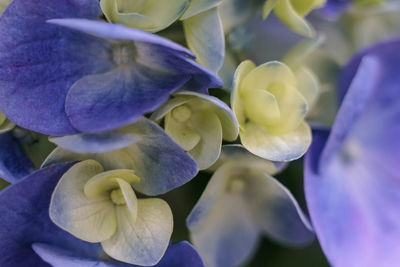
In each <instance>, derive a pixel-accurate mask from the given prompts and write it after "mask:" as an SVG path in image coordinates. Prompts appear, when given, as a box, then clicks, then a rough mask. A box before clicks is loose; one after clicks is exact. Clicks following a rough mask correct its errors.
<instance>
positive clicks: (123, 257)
mask: <svg viewBox="0 0 400 267" xmlns="http://www.w3.org/2000/svg"><path fill="white" fill-rule="evenodd" d="M116 214H117V221H118V228H117V232H116V233H115V235H113V236H112V237H111V238H110V239H108V240H106V241H104V242H102V243H101V245H102V247H103V249H104V251H105V252H106V253H107V254H108V255H109V256H111V257H112V258H114V259H117V260H119V261H123V262H126V263H130V264H136V265H142V266H152V265H155V264H157V263H158V262H159V260H160V259H161V258H162V256H163V255H164V253H165V251H166V249H167V247H168V245H169V241H170V238H171V234H172V229H173V218H172V212H171V209H170V207H169V206H168V204H167V203H166V202H165V201H164V200H162V199H156V198H152V199H139V200H138V213H137V219H136V221H135V222H133V221H132V220H131V215H130V213H129V211H128V209H127V207H126V206H117V207H116Z"/></svg>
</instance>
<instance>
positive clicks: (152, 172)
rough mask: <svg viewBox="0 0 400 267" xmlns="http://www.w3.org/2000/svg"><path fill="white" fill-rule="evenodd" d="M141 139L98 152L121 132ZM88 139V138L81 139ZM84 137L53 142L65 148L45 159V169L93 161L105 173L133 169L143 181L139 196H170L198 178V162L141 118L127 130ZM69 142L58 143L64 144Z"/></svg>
mask: <svg viewBox="0 0 400 267" xmlns="http://www.w3.org/2000/svg"><path fill="white" fill-rule="evenodd" d="M124 131H127V132H128V133H129V134H132V135H135V136H137V137H138V139H137V142H135V143H134V144H132V145H129V146H126V147H124V148H122V149H119V150H113V151H107V152H101V153H100V152H99V150H98V148H99V147H101V146H102V144H103V143H105V144H108V143H109V142H110V140H115V138H119V137H120V134H121V132H124ZM82 136H85V138H82ZM100 137H101V138H98V135H97V134H93V135H88V134H81V135H75V136H70V137H60V138H53V139H52V140H53V141H55V142H56V143H57V144H59V145H61V146H62V147H58V148H56V149H55V150H54V151H53V152H52V153H51V154H50V155H49V157H48V158H47V159H46V161H45V162H44V165H49V164H52V163H55V162H60V161H71V160H85V159H94V160H96V161H98V162H100V163H101V165H102V166H103V167H104V168H105V170H112V169H121V168H122V169H132V170H134V171H135V174H136V175H137V176H139V177H140V178H141V180H140V183H138V184H135V185H134V188H135V189H136V190H138V191H139V192H142V193H145V194H149V195H158V194H163V193H165V192H168V191H170V190H172V189H174V188H176V187H179V186H181V185H183V184H185V183H186V182H188V181H190V180H191V179H192V178H193V177H194V176H195V175H196V174H197V169H198V167H197V164H196V162H195V160H194V159H193V158H192V157H191V156H190V155H189V154H188V153H187V152H185V151H184V150H183V149H182V148H181V147H180V146H179V145H178V144H176V143H175V142H174V141H173V140H172V139H171V138H170V137H169V136H168V135H167V134H166V133H165V132H164V131H163V130H162V129H161V128H160V127H159V126H158V125H156V124H155V123H153V122H151V121H150V120H148V119H145V118H142V119H140V120H139V121H138V122H136V123H134V124H132V125H129V126H127V127H125V128H122V129H119V130H115V131H111V132H108V133H106V134H100ZM64 138H68V139H69V141H68V142H58V140H59V139H60V140H65V139H64ZM74 140H78V141H79V142H84V145H82V146H81V148H85V149H86V150H85V151H84V153H83V154H80V153H76V152H72V151H74V150H76V149H75V145H74V144H75V143H74ZM71 150H72V151H71Z"/></svg>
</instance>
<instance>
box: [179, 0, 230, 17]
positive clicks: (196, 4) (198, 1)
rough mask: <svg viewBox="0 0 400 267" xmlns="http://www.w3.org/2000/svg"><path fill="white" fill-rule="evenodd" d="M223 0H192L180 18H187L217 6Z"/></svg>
mask: <svg viewBox="0 0 400 267" xmlns="http://www.w3.org/2000/svg"><path fill="white" fill-rule="evenodd" d="M221 2H222V0H191V1H190V5H189V7H188V8H187V9H186V10H185V13H184V14H183V15H182V17H181V18H180V19H181V20H185V19H188V18H190V17H192V16H195V15H197V14H200V13H201V12H204V11H207V10H209V9H212V8H214V7H217V6H218V5H219V4H220V3H221Z"/></svg>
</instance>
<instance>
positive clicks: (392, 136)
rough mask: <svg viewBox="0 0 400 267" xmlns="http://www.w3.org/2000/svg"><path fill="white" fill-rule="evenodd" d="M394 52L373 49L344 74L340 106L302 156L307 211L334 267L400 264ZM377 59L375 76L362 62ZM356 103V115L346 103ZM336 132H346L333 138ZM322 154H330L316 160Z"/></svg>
mask: <svg viewBox="0 0 400 267" xmlns="http://www.w3.org/2000/svg"><path fill="white" fill-rule="evenodd" d="M399 48H400V42H399V41H398V40H394V41H389V42H385V43H381V44H377V45H375V46H373V47H371V48H369V49H367V50H364V51H362V52H361V53H360V54H358V55H357V56H355V57H354V58H353V59H352V60H351V61H350V63H349V64H348V65H347V66H346V67H345V68H344V71H343V73H342V76H341V82H340V86H341V87H340V89H341V90H342V91H341V99H344V100H343V106H342V108H341V110H340V111H339V114H338V117H337V119H336V122H335V124H334V127H333V129H332V133H331V136H329V137H328V134H327V133H326V132H323V131H318V132H316V134H315V135H314V142H313V144H312V146H311V149H310V152H309V153H308V155H307V157H306V166H305V188H306V198H307V202H308V207H309V210H310V215H311V219H312V223H313V226H314V229H315V231H316V233H317V236H318V239H319V241H320V244H321V246H322V248H323V250H324V252H325V254H326V255H327V257H328V259H329V261H330V262H331V264H332V265H333V266H342V267H352V266H366V267H369V266H371V267H372V266H397V264H398V262H399V261H400V246H399V245H398V244H399V240H400V204H399V203H400V174H399V172H398V162H399V159H400V139H399V136H400V123H399V122H400V106H399V105H398V100H399V99H400V90H399V89H400V86H399V84H400V76H399V75H398V70H399V69H400V60H399V59H400V55H399V53H398V52H397V51H398V50H399ZM371 58H373V60H372V61H371ZM376 60H377V61H378V62H379V65H376V66H379V67H380V69H379V71H375V72H369V71H365V69H363V68H364V67H365V62H366V61H369V63H371V62H373V61H376ZM361 62H362V63H361ZM356 73H357V74H356ZM377 74H378V75H377ZM360 75H361V76H360ZM376 75H377V76H376ZM371 76H372V79H371ZM376 78H378V80H375V79H376ZM362 81H363V82H362ZM350 84H351V86H350ZM370 86H373V88H371V89H370V90H368V87H370ZM347 88H349V89H348V91H347V94H346V96H344V92H345V91H346V89H347ZM356 92H358V93H356ZM363 94H365V95H363ZM361 99H367V100H368V102H366V103H364V105H362V104H361V106H360V107H359V108H360V109H359V110H357V109H358V108H357V105H349V103H353V104H354V103H358V104H360V103H359V102H363V101H362V100H361ZM362 106H364V107H362ZM361 111H362V112H361ZM354 112H355V113H354ZM352 113H353V114H357V113H358V114H357V116H353V119H352V120H351V123H341V122H343V121H346V119H345V118H344V117H346V116H349V114H352ZM350 116H352V115H350ZM335 133H346V134H345V135H341V136H342V137H341V138H336V137H335V136H333V137H332V134H335ZM330 140H336V141H335V142H332V141H330ZM332 143H335V145H334V146H333V145H332ZM333 148H334V149H333ZM324 153H326V154H330V156H329V157H326V156H322V157H321V154H324Z"/></svg>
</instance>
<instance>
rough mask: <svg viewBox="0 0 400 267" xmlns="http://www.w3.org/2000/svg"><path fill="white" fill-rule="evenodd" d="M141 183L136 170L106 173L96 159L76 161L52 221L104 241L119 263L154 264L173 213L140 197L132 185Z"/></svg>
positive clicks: (58, 193) (58, 192) (59, 189)
mask: <svg viewBox="0 0 400 267" xmlns="http://www.w3.org/2000/svg"><path fill="white" fill-rule="evenodd" d="M139 180H140V178H139V177H137V176H136V175H135V174H134V172H133V171H132V170H127V169H119V170H112V171H107V172H104V169H103V167H102V166H101V165H100V164H99V163H98V162H96V161H94V160H86V161H83V162H80V163H77V164H75V165H74V166H72V167H71V168H70V169H69V170H68V171H67V172H66V173H65V174H64V175H63V176H62V177H61V179H60V181H59V183H58V184H57V186H56V188H55V190H54V192H53V195H52V198H51V202H50V211H49V213H50V218H51V220H52V221H53V222H54V223H55V224H56V225H57V226H59V227H60V228H62V229H64V230H65V231H67V232H69V233H71V234H72V235H74V236H75V237H77V238H79V239H82V240H84V241H87V242H92V243H98V242H100V243H101V246H102V247H103V249H104V251H105V253H107V254H108V255H109V256H110V257H112V258H114V259H117V260H119V261H123V262H127V263H130V264H137V265H144V266H150V265H155V264H157V263H158V262H159V260H160V259H161V258H162V256H163V255H164V253H165V251H166V249H167V247H168V245H169V240H170V237H171V234H172V228H173V218H172V212H171V209H170V207H169V206H168V204H167V203H166V202H165V201H164V200H162V199H157V198H146V199H137V197H136V194H135V192H134V190H133V189H132V186H131V184H132V183H137V182H139Z"/></svg>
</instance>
